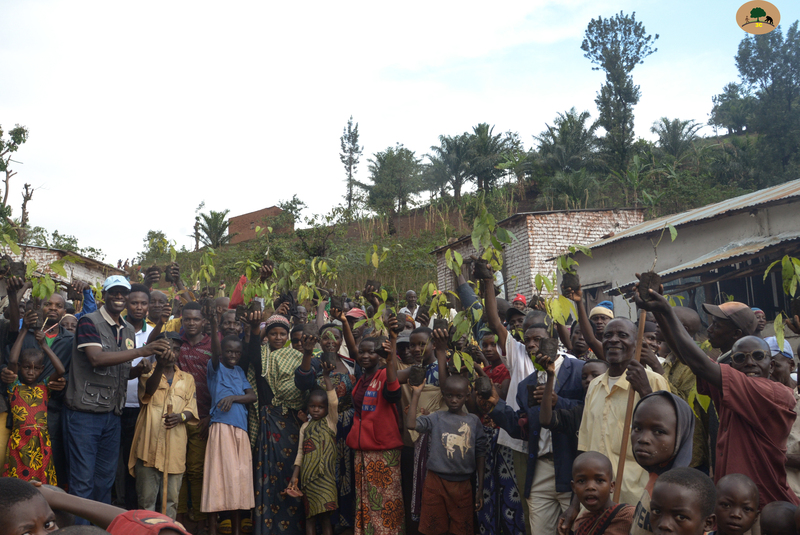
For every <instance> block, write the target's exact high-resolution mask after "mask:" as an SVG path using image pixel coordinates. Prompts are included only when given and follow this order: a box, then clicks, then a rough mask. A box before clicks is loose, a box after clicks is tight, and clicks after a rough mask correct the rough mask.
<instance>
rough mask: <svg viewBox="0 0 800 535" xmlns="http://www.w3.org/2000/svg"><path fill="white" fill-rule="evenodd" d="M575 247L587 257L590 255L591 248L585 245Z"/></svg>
mask: <svg viewBox="0 0 800 535" xmlns="http://www.w3.org/2000/svg"><path fill="white" fill-rule="evenodd" d="M575 248H576V249H577V250H579V251H580V252H582V253H583V254H585V255H586V256H588V257H589V258H591V257H592V250H591V249H589V248H588V247H586V246H585V245H576V246H575Z"/></svg>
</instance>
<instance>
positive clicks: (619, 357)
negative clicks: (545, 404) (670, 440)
mask: <svg viewBox="0 0 800 535" xmlns="http://www.w3.org/2000/svg"><path fill="white" fill-rule="evenodd" d="M635 350H636V326H635V325H634V324H633V323H631V321H630V320H627V319H624V318H617V319H614V320H612V321H610V322H609V323H608V325H606V328H605V331H604V332H603V351H604V353H605V356H606V360H607V361H608V365H609V368H608V371H607V372H606V373H604V374H603V375H601V376H600V377H597V378H596V379H594V381H592V383H591V384H590V385H589V389H588V391H587V392H586V401H585V404H584V410H583V420H582V421H581V429H580V432H579V434H578V450H580V451H598V452H600V453H602V454H603V455H605V456H606V457H608V458H609V459H610V460H611V465H612V466H613V467H614V471H615V472H616V469H617V465H618V463H619V451H620V445H621V444H622V431H623V426H624V423H625V412H626V410H627V407H628V391H629V389H630V388H633V390H634V391H635V392H636V394H635V396H634V406H635V405H636V403H638V402H639V399H640V398H641V397H643V396H645V395H647V394H649V393H650V392H655V391H658V390H666V391H669V383H668V382H667V380H666V379H664V377H662V376H661V375H659V374H657V373H655V372H652V371H650V370H648V369H646V368H644V367H643V366H642V365H641V364H639V363H638V362H636V361H635V360H633V355H634V351H635ZM648 478H649V474H648V473H647V471H645V470H644V469H643V468H642V467H641V466H639V465H638V464H637V463H636V460H635V459H634V457H633V448H631V446H630V444H628V448H627V456H626V460H625V473H624V475H623V479H622V482H620V481H617V484H618V485H619V484H622V492H621V494H620V503H628V504H636V503H638V502H639V498H640V497H641V495H642V491H644V487H645V485H646V484H647V480H648Z"/></svg>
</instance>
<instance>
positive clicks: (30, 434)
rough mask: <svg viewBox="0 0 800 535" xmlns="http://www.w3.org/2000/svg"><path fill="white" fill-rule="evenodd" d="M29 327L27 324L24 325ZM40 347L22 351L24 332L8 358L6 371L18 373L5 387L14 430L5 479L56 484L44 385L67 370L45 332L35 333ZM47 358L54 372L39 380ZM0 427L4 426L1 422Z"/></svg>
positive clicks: (7, 454)
mask: <svg viewBox="0 0 800 535" xmlns="http://www.w3.org/2000/svg"><path fill="white" fill-rule="evenodd" d="M25 327H28V324H27V323H26V324H25ZM35 336H36V341H37V342H38V343H39V348H38V349H34V348H29V349H25V350H24V351H23V350H22V343H23V340H24V339H25V333H24V332H21V333H19V335H18V336H17V340H16V342H14V346H13V347H12V348H11V354H10V356H9V358H8V369H9V370H11V371H12V372H14V373H17V380H16V381H14V382H13V383H10V384H9V385H8V394H9V396H8V397H9V406H10V413H11V414H12V416H13V428H12V429H13V430H12V431H11V435H10V436H9V437H8V448H7V449H6V458H5V467H4V469H3V476H4V477H16V478H19V479H24V480H25V481H31V480H32V479H35V480H37V481H39V482H41V483H47V484H50V485H56V484H57V482H56V469H55V466H54V464H53V452H52V449H51V447H50V433H49V432H48V430H47V401H48V399H49V398H50V389H49V388H48V386H47V384H48V383H49V382H50V381H55V380H57V379H58V378H59V377H61V376H62V375H64V373H66V371H65V370H64V365H63V364H62V363H61V360H59V358H58V356H57V355H56V354H55V353H53V350H52V349H50V346H49V345H47V339H46V336H45V333H44V332H43V331H41V330H37V331H36V332H35ZM45 355H47V358H49V359H50V362H51V363H52V364H53V368H54V369H55V373H53V375H51V376H50V377H45V378H43V380H41V381H38V380H37V379H39V376H40V375H41V374H42V371H43V370H44V358H45ZM0 425H5V422H1V423H0Z"/></svg>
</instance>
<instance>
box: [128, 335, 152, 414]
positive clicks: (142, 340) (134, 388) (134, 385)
mask: <svg viewBox="0 0 800 535" xmlns="http://www.w3.org/2000/svg"><path fill="white" fill-rule="evenodd" d="M151 329H152V327H150V326H149V325H147V322H146V321H145V322H144V323H143V324H142V330H141V331H139V332H138V333H136V347H137V348H139V347H142V346H143V345H145V344H146V343H147V339H148V338H149V337H150V333H151V332H152V331H151ZM143 358H144V357H136V358H135V359H133V360H132V361H131V366H136V365H137V364H139V363H140V362H141V361H142V359H143ZM138 406H139V379H129V380H128V390H127V393H126V395H125V408H136V407H138Z"/></svg>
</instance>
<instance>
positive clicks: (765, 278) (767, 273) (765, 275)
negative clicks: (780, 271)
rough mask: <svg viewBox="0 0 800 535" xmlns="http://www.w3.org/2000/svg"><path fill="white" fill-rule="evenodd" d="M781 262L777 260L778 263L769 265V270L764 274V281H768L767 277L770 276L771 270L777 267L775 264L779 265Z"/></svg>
mask: <svg viewBox="0 0 800 535" xmlns="http://www.w3.org/2000/svg"><path fill="white" fill-rule="evenodd" d="M779 262H780V260H776V261H774V262H773V263H771V264H770V265H769V267H768V268H767V270H766V271H765V272H764V280H767V275H769V272H770V270H771V269H772V268H773V267H775V264H777V263H779Z"/></svg>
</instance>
